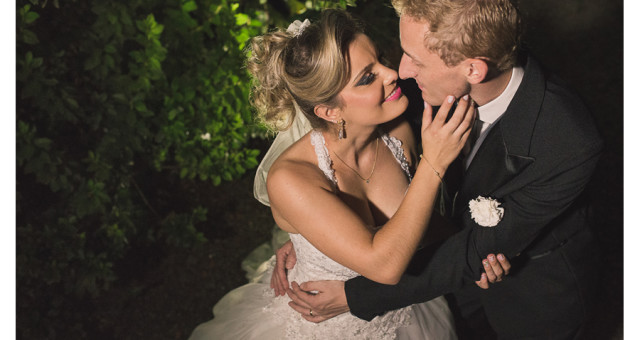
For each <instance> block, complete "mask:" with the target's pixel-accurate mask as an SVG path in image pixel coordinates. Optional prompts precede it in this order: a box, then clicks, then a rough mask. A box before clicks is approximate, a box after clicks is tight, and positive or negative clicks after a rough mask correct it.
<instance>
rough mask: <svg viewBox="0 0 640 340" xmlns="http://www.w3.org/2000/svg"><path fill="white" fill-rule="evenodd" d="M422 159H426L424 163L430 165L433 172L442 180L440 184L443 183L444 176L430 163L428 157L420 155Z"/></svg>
mask: <svg viewBox="0 0 640 340" xmlns="http://www.w3.org/2000/svg"><path fill="white" fill-rule="evenodd" d="M420 159H424V161H425V162H427V164H429V166H430V167H431V169H432V170H433V172H435V173H436V175H437V176H438V178H440V182H442V176H440V173H439V172H438V170H436V168H434V167H433V165H431V163H429V160H428V159H427V157H423V156H422V154H420Z"/></svg>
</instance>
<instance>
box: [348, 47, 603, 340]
mask: <svg viewBox="0 0 640 340" xmlns="http://www.w3.org/2000/svg"><path fill="white" fill-rule="evenodd" d="M601 150H602V141H601V139H600V137H599V134H598V132H597V130H596V128H595V125H594V123H593V121H592V120H591V118H590V114H589V112H588V110H587V109H586V107H585V106H584V105H583V103H582V101H581V100H580V99H579V98H578V97H577V96H576V95H575V94H574V93H573V92H571V91H569V90H568V89H567V88H566V86H565V85H564V84H563V83H562V82H561V81H560V80H559V79H557V78H556V77H555V76H553V75H548V74H546V73H544V71H543V70H542V69H541V67H540V65H539V64H538V63H537V62H536V61H535V60H533V59H532V58H528V60H527V61H526V65H525V73H524V78H523V80H522V83H521V84H520V87H519V88H518V90H517V92H516V94H515V96H514V98H513V99H512V101H511V103H510V105H509V107H508V108H507V111H506V112H505V114H504V115H503V116H502V117H501V118H500V120H499V121H498V122H497V123H496V125H495V126H494V127H493V128H492V129H491V131H490V132H489V134H488V135H487V137H486V139H485V140H484V142H483V143H482V145H481V146H480V148H479V149H478V152H477V154H476V156H475V157H474V159H473V161H472V163H471V164H470V166H469V168H468V169H467V171H466V173H465V176H464V179H463V181H462V184H461V187H460V190H459V193H458V197H457V200H456V202H457V204H456V209H455V210H456V216H455V220H456V222H457V224H458V225H459V226H461V227H462V228H461V229H462V230H461V231H460V232H458V233H457V234H455V235H453V236H452V237H450V238H449V239H447V240H446V241H445V242H444V243H443V244H441V245H440V246H439V248H438V249H437V250H436V251H435V253H430V254H429V259H427V260H426V265H425V267H424V268H423V269H422V270H421V271H420V272H419V273H418V274H416V275H409V274H405V275H404V276H403V278H402V279H401V281H400V283H399V284H397V285H394V286H389V285H383V284H378V283H375V282H373V281H370V280H368V279H366V278H364V277H357V278H355V279H352V280H349V281H347V282H346V285H345V291H346V294H347V301H348V303H349V307H350V309H351V313H352V314H354V315H356V316H358V317H360V318H362V319H366V320H371V319H372V318H373V317H375V316H376V315H380V314H382V313H384V312H385V311H387V310H392V309H397V308H400V307H404V306H408V305H410V304H413V303H418V302H423V301H428V300H430V299H433V298H435V297H437V296H440V295H443V294H446V293H452V292H453V293H455V292H456V291H458V290H459V289H461V288H463V287H465V286H468V285H474V281H475V280H478V279H479V278H480V275H481V273H482V272H483V269H482V265H481V261H482V259H484V258H485V257H486V256H487V255H488V254H489V253H498V252H500V253H504V254H505V255H506V256H507V257H508V258H509V259H510V260H511V263H512V264H513V266H514V271H513V272H512V273H511V274H510V275H509V276H508V277H507V278H506V279H505V280H504V281H503V282H501V283H499V284H494V285H492V286H491V288H490V289H488V290H482V289H480V288H477V289H476V290H475V291H474V292H475V294H477V295H478V299H480V300H481V301H482V306H483V307H484V309H485V312H486V314H487V317H488V319H489V321H490V323H491V324H492V326H493V328H494V329H495V330H496V331H497V333H498V334H499V335H500V336H504V337H508V338H512V337H519V336H525V335H526V336H534V335H536V334H537V335H539V334H540V332H550V333H552V332H553V331H554V330H555V329H566V328H567V327H570V326H572V325H579V324H580V323H583V322H584V321H585V318H586V316H587V312H588V309H589V305H590V303H591V301H590V298H591V297H592V296H593V293H594V289H595V285H594V282H595V279H596V278H595V276H596V275H597V274H596V273H595V272H593V271H592V269H593V265H594V264H595V263H597V257H596V254H597V252H596V248H595V245H594V242H593V237H592V235H591V231H590V230H589V228H588V216H587V209H586V204H585V200H583V199H581V194H582V193H583V191H584V189H585V186H586V185H587V183H588V181H589V179H590V177H591V175H592V173H593V171H594V169H595V166H596V163H597V160H598V158H599V155H600V153H601ZM477 196H484V197H492V198H495V199H497V200H498V201H500V202H501V206H502V207H504V209H505V211H504V217H503V219H502V220H501V221H500V223H499V224H498V225H497V226H495V227H482V226H479V225H478V224H476V223H475V222H474V221H473V219H472V218H471V215H470V212H469V207H468V202H469V200H471V199H473V198H476V197H477ZM417 256H418V255H417ZM469 288H470V287H466V289H469ZM471 289H473V288H471Z"/></svg>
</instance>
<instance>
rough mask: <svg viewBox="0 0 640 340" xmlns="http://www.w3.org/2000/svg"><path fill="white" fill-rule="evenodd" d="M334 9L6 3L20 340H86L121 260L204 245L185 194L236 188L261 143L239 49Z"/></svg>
mask: <svg viewBox="0 0 640 340" xmlns="http://www.w3.org/2000/svg"><path fill="white" fill-rule="evenodd" d="M346 5H347V1H345V0H340V1H339V2H326V3H325V2H322V3H321V2H307V3H301V2H298V1H289V2H287V3H286V6H285V9H286V10H280V11H276V10H274V9H272V6H271V5H269V4H267V3H266V2H265V1H262V0H261V1H259V2H245V3H240V2H239V1H235V0H182V1H175V0H173V1H170V0H113V1H103V0H87V1H75V0H74V1H58V0H52V1H51V2H49V3H47V1H46V0H44V1H41V0H29V1H25V0H19V1H18V3H17V32H16V33H17V51H16V53H17V82H16V86H17V88H16V89H17V114H16V131H17V141H16V142H17V258H16V260H17V282H18V292H17V293H18V296H17V297H18V307H17V309H18V310H17V312H18V325H17V326H18V334H19V337H25V338H61V337H62V338H68V337H73V338H79V337H85V336H87V333H86V332H85V328H84V326H83V323H85V322H90V321H95V320H90V319H91V317H90V316H89V315H87V314H86V313H85V309H87V310H90V309H91V308H94V306H92V305H91V302H90V301H91V300H90V298H91V297H97V296H99V295H100V294H102V293H103V292H104V291H106V290H108V289H110V288H111V287H112V286H113V285H114V283H116V282H117V279H118V275H117V273H118V268H117V267H118V263H119V261H122V260H123V259H126V258H127V255H128V252H129V251H130V249H132V248H134V247H151V246H153V245H154V244H165V245H171V246H181V247H191V246H195V245H198V244H202V243H203V242H204V241H205V238H204V236H203V234H202V233H201V232H200V231H199V230H198V228H197V226H198V224H204V223H205V222H206V221H207V208H206V207H203V206H201V204H200V202H197V201H196V200H195V199H192V200H184V199H183V198H184V196H186V195H187V194H185V192H186V191H185V190H186V189H184V185H183V183H191V182H194V181H203V182H204V183H209V185H213V186H217V185H219V184H220V183H221V182H222V181H232V180H234V179H237V178H239V177H240V176H242V175H243V174H245V172H247V171H248V170H251V169H253V168H255V167H256V166H257V164H258V160H257V157H258V154H259V151H258V150H257V149H256V148H255V147H251V146H250V145H255V143H252V140H255V139H257V140H261V139H264V138H265V137H266V136H267V134H266V131H265V130H264V129H263V128H261V127H260V126H258V125H256V124H254V120H253V117H252V110H251V108H250V106H249V103H248V101H247V98H248V96H249V85H250V82H249V78H248V75H247V73H246V71H245V69H244V68H243V61H244V52H243V48H244V45H245V42H246V41H247V40H248V39H249V38H250V37H251V36H254V35H256V34H259V33H261V32H266V30H268V29H269V27H271V26H270V25H272V24H273V23H278V24H279V25H282V24H283V23H284V22H288V21H289V20H290V17H291V16H294V15H296V14H298V13H301V12H304V11H306V10H308V9H311V10H314V9H315V10H317V9H320V8H322V7H343V8H344V7H345V6H346ZM191 186H192V187H193V185H191ZM181 191H182V192H181ZM61 319H62V320H65V321H64V322H61V321H60V320H61Z"/></svg>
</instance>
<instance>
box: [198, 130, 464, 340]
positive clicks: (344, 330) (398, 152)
mask: <svg viewBox="0 0 640 340" xmlns="http://www.w3.org/2000/svg"><path fill="white" fill-rule="evenodd" d="M311 134H312V135H311V142H312V144H313V145H314V147H315V150H316V154H317V155H318V163H319V164H318V165H319V167H320V169H322V171H323V172H324V173H325V175H326V176H327V178H329V179H330V180H331V181H332V182H333V183H334V185H337V182H336V178H335V175H334V172H333V169H331V158H330V157H329V152H328V150H327V148H326V147H325V145H324V138H323V137H322V134H321V133H320V132H317V131H312V132H311ZM381 137H382V140H383V141H384V143H385V144H386V145H387V147H389V149H390V150H391V152H392V153H393V154H394V156H395V157H396V159H397V160H398V163H399V164H400V166H401V167H402V169H403V170H404V171H405V173H406V174H407V176H409V178H410V173H409V166H408V163H407V161H406V159H405V157H404V153H403V151H402V147H401V142H400V141H399V140H397V139H396V138H393V137H390V136H388V135H382V136H381ZM290 238H291V242H292V243H293V246H294V247H295V250H296V256H297V262H296V265H295V267H294V268H293V270H291V271H290V272H289V275H288V278H289V281H296V282H298V283H301V282H305V281H317V280H342V281H346V280H349V279H351V278H353V277H356V276H358V273H356V272H354V271H352V270H350V269H349V268H346V267H344V266H342V265H341V264H339V263H337V262H335V261H333V260H332V259H330V258H329V257H327V256H325V255H324V254H323V253H321V252H320V251H319V250H317V249H316V248H315V247H314V246H313V245H312V244H311V243H309V242H308V241H307V240H306V239H305V238H304V237H302V235H300V234H290ZM274 264H275V256H274V257H272V258H271V259H269V260H268V261H267V262H265V263H264V264H263V266H262V268H261V270H260V271H261V274H260V275H258V276H257V277H256V279H255V280H254V282H252V283H249V284H246V285H244V286H241V287H239V288H236V289H234V290H232V291H231V292H229V293H228V294H227V295H225V296H224V297H223V298H222V299H221V300H220V301H219V302H218V303H217V304H216V305H215V306H214V307H213V314H214V319H213V320H211V321H208V322H205V323H203V324H201V325H199V326H198V327H197V328H196V329H195V330H194V331H193V333H192V334H191V337H190V339H191V340H200V339H232V340H240V339H296V340H297V339H331V340H338V339H376V340H377V339H438V340H441V339H456V335H455V330H454V324H453V318H452V316H451V312H450V310H449V307H448V305H447V303H446V301H445V299H444V298H443V297H438V298H436V299H433V300H431V301H428V302H425V303H420V304H416V305H412V306H410V307H406V308H403V309H398V310H394V311H390V312H387V313H386V314H384V315H382V316H378V317H376V318H374V319H373V320H372V321H371V322H367V321H364V320H361V319H359V318H357V317H355V316H353V315H351V314H349V313H344V314H341V315H338V316H336V317H334V318H332V319H329V320H327V321H324V322H321V323H318V324H316V323H312V322H308V321H306V320H305V319H303V318H302V317H301V316H300V314H299V313H298V312H296V311H295V310H293V309H292V308H291V307H289V305H288V304H287V303H288V302H289V301H290V299H289V297H288V296H286V295H285V296H279V297H275V298H274V295H273V290H272V289H271V288H270V286H269V282H270V279H271V272H272V269H273V266H274Z"/></svg>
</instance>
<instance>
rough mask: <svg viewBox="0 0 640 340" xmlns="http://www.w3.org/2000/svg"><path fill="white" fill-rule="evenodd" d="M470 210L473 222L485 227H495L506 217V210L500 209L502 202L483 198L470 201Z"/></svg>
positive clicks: (479, 197)
mask: <svg viewBox="0 0 640 340" xmlns="http://www.w3.org/2000/svg"><path fill="white" fill-rule="evenodd" d="M469 210H470V211H471V217H472V218H473V220H474V221H476V223H478V224H479V225H481V226H483V227H495V226H496V225H498V223H499V222H500V221H501V220H502V216H504V208H501V207H500V202H498V201H497V200H496V199H493V198H487V197H482V196H478V198H476V199H472V200H471V201H469Z"/></svg>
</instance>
